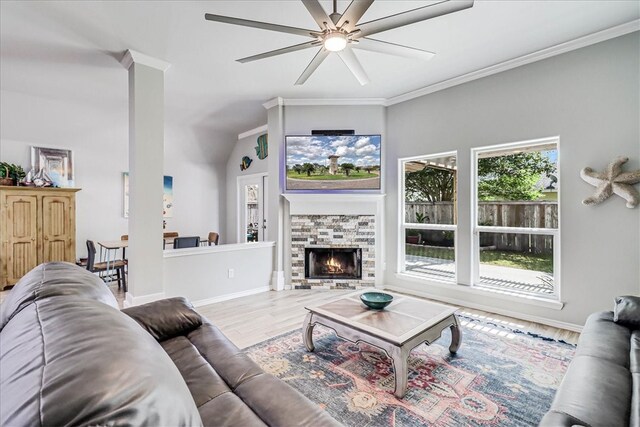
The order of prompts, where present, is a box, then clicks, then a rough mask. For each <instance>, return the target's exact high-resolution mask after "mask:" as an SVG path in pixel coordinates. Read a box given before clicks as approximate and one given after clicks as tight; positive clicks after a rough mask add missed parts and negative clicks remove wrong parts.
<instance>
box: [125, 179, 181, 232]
mask: <svg viewBox="0 0 640 427" xmlns="http://www.w3.org/2000/svg"><path fill="white" fill-rule="evenodd" d="M162 188H163V193H162V217H163V218H171V217H173V177H172V176H167V175H165V176H164V177H163V181H162ZM122 194H123V202H122V212H123V213H122V215H123V216H124V217H125V218H129V172H122ZM163 225H164V223H163Z"/></svg>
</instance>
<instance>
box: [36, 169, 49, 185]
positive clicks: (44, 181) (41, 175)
mask: <svg viewBox="0 0 640 427" xmlns="http://www.w3.org/2000/svg"><path fill="white" fill-rule="evenodd" d="M33 186H34V187H52V186H53V180H52V179H51V177H50V176H49V175H48V174H47V173H46V172H45V171H44V169H40V172H38V173H36V174H35V176H34V177H33Z"/></svg>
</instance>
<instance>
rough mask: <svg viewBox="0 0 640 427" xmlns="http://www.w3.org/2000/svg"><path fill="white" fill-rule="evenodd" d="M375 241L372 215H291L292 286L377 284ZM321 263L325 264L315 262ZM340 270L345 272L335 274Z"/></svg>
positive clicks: (360, 285) (354, 287) (359, 285)
mask: <svg viewBox="0 0 640 427" xmlns="http://www.w3.org/2000/svg"><path fill="white" fill-rule="evenodd" d="M375 243H376V242H375V217H374V216H373V215H292V216H291V285H292V286H293V287H294V289H311V288H312V287H324V288H331V289H335V288H338V289H358V288H360V287H363V286H374V284H375V250H374V249H375ZM332 258H333V260H332ZM318 262H320V263H324V265H320V266H317V265H313V263H316V264H317V263H318ZM327 262H331V264H333V265H332V266H328V265H326V263H327ZM358 263H359V264H360V265H359V266H358V265H357V264H358ZM335 264H341V265H339V266H336V265H335ZM331 269H333V273H331ZM339 269H342V270H343V272H342V273H336V272H337V271H338V270H339Z"/></svg>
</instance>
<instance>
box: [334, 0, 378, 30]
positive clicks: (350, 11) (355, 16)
mask: <svg viewBox="0 0 640 427" xmlns="http://www.w3.org/2000/svg"><path fill="white" fill-rule="evenodd" d="M371 4H373V0H353V1H352V2H351V3H350V4H349V6H347V10H345V11H344V13H343V14H342V16H341V17H340V19H339V20H338V23H337V24H336V27H338V28H344V29H345V30H347V31H349V32H350V31H353V29H354V28H355V27H356V24H357V23H358V21H359V20H360V18H362V15H364V13H365V12H366V11H367V9H369V6H371ZM347 22H348V24H346V25H345V23H347ZM343 25H344V27H343Z"/></svg>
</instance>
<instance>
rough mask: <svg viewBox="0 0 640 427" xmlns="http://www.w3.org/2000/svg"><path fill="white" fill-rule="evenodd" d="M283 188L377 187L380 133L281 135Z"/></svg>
mask: <svg viewBox="0 0 640 427" xmlns="http://www.w3.org/2000/svg"><path fill="white" fill-rule="evenodd" d="M285 153H286V173H287V175H286V176H287V179H286V189H287V190H379V189H380V135H339V136H324V135H301V136H299V135H292V136H286V137H285Z"/></svg>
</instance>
